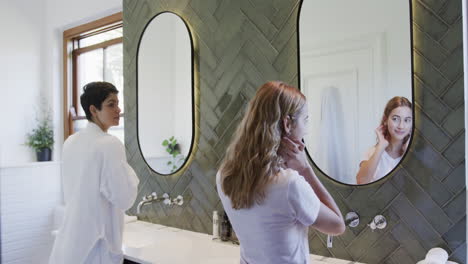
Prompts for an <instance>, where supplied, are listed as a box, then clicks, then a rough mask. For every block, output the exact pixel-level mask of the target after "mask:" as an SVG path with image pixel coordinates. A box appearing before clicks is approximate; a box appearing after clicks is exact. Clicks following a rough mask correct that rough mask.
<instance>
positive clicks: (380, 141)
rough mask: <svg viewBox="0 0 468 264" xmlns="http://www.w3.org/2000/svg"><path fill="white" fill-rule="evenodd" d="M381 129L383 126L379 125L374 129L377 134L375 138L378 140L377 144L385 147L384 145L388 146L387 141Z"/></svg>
mask: <svg viewBox="0 0 468 264" xmlns="http://www.w3.org/2000/svg"><path fill="white" fill-rule="evenodd" d="M383 131H384V126H383V125H381V126H379V127H378V128H376V129H375V134H376V135H377V140H378V142H377V145H378V146H381V147H382V148H384V149H385V148H386V147H388V144H389V143H388V141H387V140H386V139H385V136H384V133H383Z"/></svg>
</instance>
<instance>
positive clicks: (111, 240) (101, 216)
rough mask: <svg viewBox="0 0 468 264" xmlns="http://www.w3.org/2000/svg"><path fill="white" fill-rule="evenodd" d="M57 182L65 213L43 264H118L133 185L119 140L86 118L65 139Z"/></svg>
mask: <svg viewBox="0 0 468 264" xmlns="http://www.w3.org/2000/svg"><path fill="white" fill-rule="evenodd" d="M62 185H63V194H64V201H65V214H64V219H63V223H62V225H61V227H60V228H59V230H58V233H57V237H56V239H55V243H54V246H53V249H52V253H51V256H50V260H49V261H50V262H49V264H65V263H66V264H83V263H86V264H117V263H122V261H123V253H122V249H121V247H122V231H123V224H124V223H123V218H124V211H125V210H127V209H128V208H130V207H131V206H132V205H133V202H134V201H135V198H136V195H137V185H138V177H137V176H136V174H135V172H134V171H133V169H132V168H131V167H130V166H129V165H128V163H127V159H126V156H125V147H124V146H123V145H122V142H121V141H120V140H119V139H117V138H116V137H114V136H112V135H109V134H107V133H105V132H103V131H102V130H101V129H100V128H99V127H98V126H97V125H96V124H94V123H92V122H89V123H88V125H87V127H86V129H84V130H81V131H79V132H78V133H76V134H73V135H71V136H70V137H68V139H67V140H66V141H65V143H64V145H63V156H62Z"/></svg>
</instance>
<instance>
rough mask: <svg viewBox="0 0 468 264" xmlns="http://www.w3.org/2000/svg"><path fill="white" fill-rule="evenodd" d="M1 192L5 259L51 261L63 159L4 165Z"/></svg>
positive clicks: (21, 263) (17, 263)
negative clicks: (60, 160)
mask: <svg viewBox="0 0 468 264" xmlns="http://www.w3.org/2000/svg"><path fill="white" fill-rule="evenodd" d="M0 193H1V199H0V207H1V210H2V213H1V216H0V223H1V236H0V240H1V245H2V256H1V260H2V263H4V264H29V263H38V264H43V263H47V260H48V258H49V254H50V251H51V249H52V244H53V238H52V235H51V230H52V225H53V210H54V208H55V206H56V205H57V204H58V203H59V202H60V200H61V189H60V163H58V162H41V163H30V164H28V165H23V166H19V167H3V168H1V169H0Z"/></svg>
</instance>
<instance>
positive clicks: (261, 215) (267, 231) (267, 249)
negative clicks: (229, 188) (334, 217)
mask: <svg viewBox="0 0 468 264" xmlns="http://www.w3.org/2000/svg"><path fill="white" fill-rule="evenodd" d="M220 177H221V176H220V173H218V174H217V176H216V187H217V190H218V194H219V197H220V198H221V202H222V203H223V207H224V210H225V211H226V213H227V214H228V216H229V219H230V221H231V223H232V226H233V228H234V231H235V232H236V235H237V237H238V238H239V241H240V247H241V250H240V251H241V252H240V254H241V263H268V264H276V263H277V264H287V263H301V264H305V263H309V242H308V239H307V233H308V227H309V226H310V225H312V224H313V223H314V222H315V220H316V219H317V216H318V212H319V208H320V200H319V199H318V197H317V195H316V194H315V192H314V191H313V190H312V187H310V185H309V183H307V182H306V181H305V179H304V177H302V176H300V175H299V174H298V173H297V171H295V170H291V169H287V170H281V171H280V172H279V175H278V180H277V181H276V182H274V183H272V184H270V186H269V187H268V188H267V190H266V193H265V194H266V196H265V200H264V201H263V203H262V204H260V205H259V204H254V205H253V206H252V207H251V208H248V209H245V208H243V209H240V210H235V209H233V208H232V204H231V200H230V199H229V197H227V196H226V195H225V194H224V192H223V191H222V188H221V183H220Z"/></svg>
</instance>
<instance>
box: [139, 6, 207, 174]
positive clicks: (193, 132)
mask: <svg viewBox="0 0 468 264" xmlns="http://www.w3.org/2000/svg"><path fill="white" fill-rule="evenodd" d="M163 14H171V15H174V16H175V17H176V18H178V19H179V20H180V21H181V22H182V23H183V25H184V27H185V29H186V30H187V34H188V37H189V39H190V63H191V65H190V73H191V76H190V92H191V96H190V97H191V98H190V102H191V110H192V111H191V115H190V116H191V125H192V129H191V135H192V136H191V139H190V146H189V148H188V153H187V155H186V157H185V158H184V161H183V163H181V164H180V166H179V167H178V168H176V169H175V170H174V171H173V172H171V173H161V172H158V171H156V170H155V169H154V168H153V167H152V166H151V165H150V164H149V163H148V161H147V158H146V157H145V155H144V154H143V151H142V145H141V140H140V122H141V120H140V116H139V112H140V103H139V100H138V98H139V92H140V91H139V89H140V83H139V76H138V75H139V61H140V47H141V42H142V39H143V36H144V35H145V32H146V31H147V29H148V27H149V26H150V24H151V23H152V22H154V21H155V19H156V18H157V17H158V16H160V15H163ZM194 63H195V61H194V40H193V35H192V30H191V29H190V27H189V25H188V24H187V22H186V21H185V20H184V19H183V18H182V17H181V16H180V15H178V14H176V13H174V12H171V11H164V12H160V13H157V14H156V15H154V16H153V17H152V18H151V19H150V20H149V21H148V22H147V23H146V25H145V26H144V28H143V30H142V33H141V35H140V37H139V40H138V46H137V52H136V73H135V75H136V80H135V81H136V89H135V90H136V93H135V94H136V137H137V143H138V149H139V151H140V154H141V157H142V158H143V161H144V162H145V164H146V165H147V166H148V168H149V169H150V170H151V171H152V172H153V173H154V174H157V175H161V176H178V175H181V174H182V173H184V171H185V170H186V169H187V168H188V166H189V164H190V162H191V160H192V159H193V155H192V154H193V153H194V152H195V151H196V145H195V141H196V140H197V133H196V123H197V118H198V115H197V113H196V105H197V102H198V100H197V98H196V91H195V64H194Z"/></svg>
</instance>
